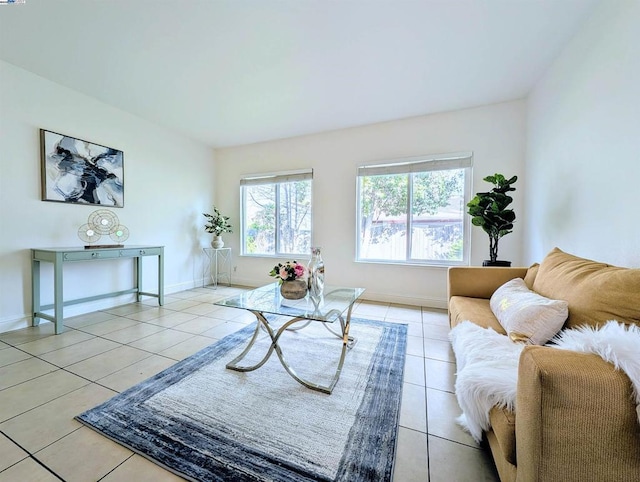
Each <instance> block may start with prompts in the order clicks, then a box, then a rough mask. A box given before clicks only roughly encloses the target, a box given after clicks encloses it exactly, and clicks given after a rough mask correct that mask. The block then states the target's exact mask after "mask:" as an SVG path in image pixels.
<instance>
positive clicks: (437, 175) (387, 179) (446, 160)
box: [357, 153, 472, 265]
mask: <svg viewBox="0 0 640 482" xmlns="http://www.w3.org/2000/svg"><path fill="white" fill-rule="evenodd" d="M471 164H472V157H471V153H457V154H449V155H440V156H428V157H421V158H412V159H405V160H399V161H394V162H388V163H385V164H377V165H371V166H362V167H360V168H358V233H357V238H358V241H357V243H358V245H357V258H358V260H359V261H386V262H402V263H419V264H442V265H459V264H466V263H467V262H468V258H469V256H468V251H469V250H468V244H469V241H468V237H469V234H468V231H469V224H468V222H466V221H465V217H464V214H465V212H466V204H467V202H469V192H470V183H471Z"/></svg>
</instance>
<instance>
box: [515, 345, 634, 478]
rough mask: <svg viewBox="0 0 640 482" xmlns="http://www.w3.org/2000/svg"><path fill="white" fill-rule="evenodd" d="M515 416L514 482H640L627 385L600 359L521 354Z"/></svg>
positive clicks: (550, 351)
mask: <svg viewBox="0 0 640 482" xmlns="http://www.w3.org/2000/svg"><path fill="white" fill-rule="evenodd" d="M516 414H517V415H516V458H517V467H518V469H517V481H518V482H529V481H536V482H538V481H545V480H562V481H581V482H583V481H589V480H593V481H595V480H616V481H638V480H640V424H639V423H638V416H637V413H636V406H635V403H634V399H633V395H632V386H631V381H630V380H629V377H627V375H626V374H625V373H623V372H622V371H619V370H615V369H614V367H613V365H612V364H610V363H607V362H605V361H604V360H603V359H602V358H600V357H599V356H598V355H593V354H585V353H577V352H573V351H567V350H559V349H556V348H550V347H542V346H529V347H526V348H525V349H524V350H523V352H522V355H521V357H520V363H519V368H518V391H517V400H516Z"/></svg>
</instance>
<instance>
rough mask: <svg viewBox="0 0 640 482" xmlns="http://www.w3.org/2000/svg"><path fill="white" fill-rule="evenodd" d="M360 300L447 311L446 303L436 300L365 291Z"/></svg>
mask: <svg viewBox="0 0 640 482" xmlns="http://www.w3.org/2000/svg"><path fill="white" fill-rule="evenodd" d="M360 299H362V300H367V301H377V302H382V303H393V304H397V305H411V306H425V307H427V308H436V309H441V310H446V309H447V301H446V300H440V299H436V298H416V297H413V296H402V295H395V294H389V293H376V292H374V291H369V290H367V291H365V292H364V293H363V295H362V296H361V297H360Z"/></svg>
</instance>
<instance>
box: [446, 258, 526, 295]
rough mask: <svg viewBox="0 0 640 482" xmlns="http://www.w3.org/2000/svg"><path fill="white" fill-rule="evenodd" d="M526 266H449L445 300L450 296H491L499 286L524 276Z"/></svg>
mask: <svg viewBox="0 0 640 482" xmlns="http://www.w3.org/2000/svg"><path fill="white" fill-rule="evenodd" d="M527 269H528V268H515V267H514V268H502V267H484V266H451V267H450V268H449V270H448V274H447V283H448V285H447V293H448V297H447V300H449V299H451V297H452V296H468V297H471V298H485V299H489V298H491V295H492V294H493V292H494V291H495V290H497V289H498V288H499V287H500V286H502V285H503V284H505V283H506V282H507V281H509V280H512V279H514V278H524V277H525V275H526V274H527Z"/></svg>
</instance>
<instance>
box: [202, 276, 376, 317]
mask: <svg viewBox="0 0 640 482" xmlns="http://www.w3.org/2000/svg"><path fill="white" fill-rule="evenodd" d="M362 293H364V288H343V287H337V286H325V288H324V293H323V295H322V297H320V298H319V299H313V298H312V297H311V296H309V294H308V293H307V296H305V297H304V298H302V299H300V300H288V299H285V298H283V297H282V295H281V294H280V285H279V284H278V283H271V284H268V285H266V286H263V287H261V288H257V289H255V290H251V291H246V292H244V293H242V294H240V295H237V296H232V297H230V298H226V299H224V300H220V301H218V302H216V303H214V304H216V305H220V306H228V307H231V308H243V309H245V310H250V311H260V312H261V313H271V314H274V315H286V316H298V317H300V318H305V319H308V320H318V321H327V322H333V321H335V320H336V319H338V317H340V316H341V315H342V314H343V313H344V312H345V311H347V310H348V309H349V307H350V306H352V305H353V303H354V302H355V301H356V300H357V299H358V297H359V296H360V295H361V294H362Z"/></svg>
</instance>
